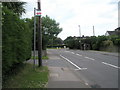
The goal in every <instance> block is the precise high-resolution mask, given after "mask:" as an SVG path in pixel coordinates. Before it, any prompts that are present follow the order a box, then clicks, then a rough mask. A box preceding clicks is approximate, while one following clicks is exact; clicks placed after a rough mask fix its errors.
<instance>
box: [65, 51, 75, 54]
mask: <svg viewBox="0 0 120 90" xmlns="http://www.w3.org/2000/svg"><path fill="white" fill-rule="evenodd" d="M65 52H69V53H72V54H75V53H74V52H70V51H65Z"/></svg>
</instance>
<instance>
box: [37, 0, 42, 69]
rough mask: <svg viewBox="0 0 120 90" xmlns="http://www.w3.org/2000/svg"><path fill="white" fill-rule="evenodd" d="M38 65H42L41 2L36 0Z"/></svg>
mask: <svg viewBox="0 0 120 90" xmlns="http://www.w3.org/2000/svg"><path fill="white" fill-rule="evenodd" d="M36 16H38V66H39V67H40V66H42V29H41V2H40V0H38V9H37V13H36Z"/></svg>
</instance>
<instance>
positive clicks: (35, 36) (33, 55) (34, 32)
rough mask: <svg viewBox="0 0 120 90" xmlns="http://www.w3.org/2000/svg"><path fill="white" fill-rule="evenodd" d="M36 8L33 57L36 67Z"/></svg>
mask: <svg viewBox="0 0 120 90" xmlns="http://www.w3.org/2000/svg"><path fill="white" fill-rule="evenodd" d="M35 13H36V8H34V52H33V57H34V67H35V51H36V16H35Z"/></svg>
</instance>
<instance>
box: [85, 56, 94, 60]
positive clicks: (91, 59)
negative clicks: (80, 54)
mask: <svg viewBox="0 0 120 90" xmlns="http://www.w3.org/2000/svg"><path fill="white" fill-rule="evenodd" d="M85 58H87V59H90V60H93V61H94V60H95V59H93V58H89V57H85Z"/></svg>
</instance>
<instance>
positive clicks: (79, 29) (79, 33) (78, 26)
mask: <svg viewBox="0 0 120 90" xmlns="http://www.w3.org/2000/svg"><path fill="white" fill-rule="evenodd" d="M78 27H79V34H80V37H81V30H80V25H78Z"/></svg>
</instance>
